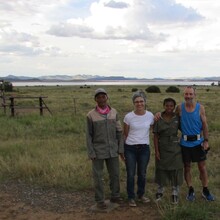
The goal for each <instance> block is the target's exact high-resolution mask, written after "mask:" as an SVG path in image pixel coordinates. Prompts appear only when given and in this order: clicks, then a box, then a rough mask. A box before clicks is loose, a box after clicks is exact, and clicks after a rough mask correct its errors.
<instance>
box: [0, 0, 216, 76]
mask: <svg viewBox="0 0 220 220" xmlns="http://www.w3.org/2000/svg"><path fill="white" fill-rule="evenodd" d="M219 10H220V2H218V1H214V0H176V1H174V0H44V1H38V0H22V1H21V0H13V1H12V0H8V1H3V0H0V14H1V17H0V54H1V55H4V59H2V60H1V63H0V75H2V74H4V73H7V72H10V73H11V72H14V74H16V73H18V74H19V71H20V72H22V73H25V72H27V74H29V73H30V72H33V73H36V74H37V73H38V74H44V75H48V74H53V73H57V72H58V73H59V74H80V73H83V74H84V73H85V74H96V73H99V74H101V75H103V74H110V75H117V74H121V73H123V74H129V75H131V76H132V74H135V76H136V75H137V73H139V75H140V76H145V77H146V74H148V75H149V74H150V76H151V75H152V76H157V75H158V76H161V77H162V76H163V75H166V76H169V75H172V74H176V75H178V76H179V75H180V74H183V73H184V74H185V72H184V69H185V70H186V71H187V72H190V69H191V71H192V72H199V73H200V74H207V72H209V70H210V72H211V73H210V74H213V75H218V69H219V68H217V67H218V62H219V60H218V57H219V51H220V40H219V37H218V36H219V34H220V18H219V15H218V14H219ZM207 57H209V60H208V61H206V62H205V61H204V60H205V59H206V58H207ZM54 59H55V60H56V62H54ZM187 60H188V63H190V62H193V64H194V65H193V66H192V65H189V67H188V66H187V64H186V63H187ZM201 60H202V63H200V61H201ZM9 62H10V65H8V63H9ZM27 62H29V63H30V65H27V64H26V63H27ZM199 63H200V64H199ZM205 64H206V65H205ZM97 67H98V68H97ZM190 74H192V73H190Z"/></svg>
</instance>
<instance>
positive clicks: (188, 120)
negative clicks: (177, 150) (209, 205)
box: [176, 86, 214, 201]
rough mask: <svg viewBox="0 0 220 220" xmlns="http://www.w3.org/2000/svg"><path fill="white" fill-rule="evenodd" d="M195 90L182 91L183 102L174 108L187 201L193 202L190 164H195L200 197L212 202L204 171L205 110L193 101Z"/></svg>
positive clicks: (187, 88)
mask: <svg viewBox="0 0 220 220" xmlns="http://www.w3.org/2000/svg"><path fill="white" fill-rule="evenodd" d="M195 97H196V94H195V89H194V88H193V87H192V86H187V87H186V88H185V89H184V100H185V102H183V103H181V104H180V105H178V106H177V108H176V113H177V114H178V115H179V116H180V118H181V119H180V125H181V132H182V136H181V140H180V145H181V147H182V154H183V162H184V177H185V180H186V183H187V186H188V187H189V192H188V195H187V197H186V198H187V200H189V201H194V200H195V192H194V189H193V186H192V176H191V162H197V164H198V169H199V173H200V180H201V182H202V186H203V191H202V196H203V197H204V198H205V199H206V200H207V201H214V196H213V195H212V194H211V193H210V192H209V190H208V175H207V169H206V163H205V160H206V153H207V151H208V150H209V143H208V125H207V120H206V114H205V108H204V106H203V105H201V104H200V103H198V102H196V101H195Z"/></svg>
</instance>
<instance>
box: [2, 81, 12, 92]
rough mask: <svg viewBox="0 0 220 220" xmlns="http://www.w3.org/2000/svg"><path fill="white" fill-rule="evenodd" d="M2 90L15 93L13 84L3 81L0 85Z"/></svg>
mask: <svg viewBox="0 0 220 220" xmlns="http://www.w3.org/2000/svg"><path fill="white" fill-rule="evenodd" d="M0 90H4V91H5V92H12V91H13V85H12V83H11V82H8V81H3V82H2V83H1V84H0Z"/></svg>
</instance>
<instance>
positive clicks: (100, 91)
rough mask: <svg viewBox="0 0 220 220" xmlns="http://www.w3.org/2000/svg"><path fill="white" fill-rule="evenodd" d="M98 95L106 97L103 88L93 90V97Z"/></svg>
mask: <svg viewBox="0 0 220 220" xmlns="http://www.w3.org/2000/svg"><path fill="white" fill-rule="evenodd" d="M100 93H102V94H105V95H107V92H106V91H105V90H104V89H103V88H98V89H96V90H95V97H96V96H97V95H98V94H100Z"/></svg>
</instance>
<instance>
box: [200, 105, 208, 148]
mask: <svg viewBox="0 0 220 220" xmlns="http://www.w3.org/2000/svg"><path fill="white" fill-rule="evenodd" d="M200 117H201V120H202V130H203V137H204V142H203V149H204V150H208V149H209V142H208V138H209V132H208V124H207V118H206V114H205V108H204V106H203V105H201V106H200Z"/></svg>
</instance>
